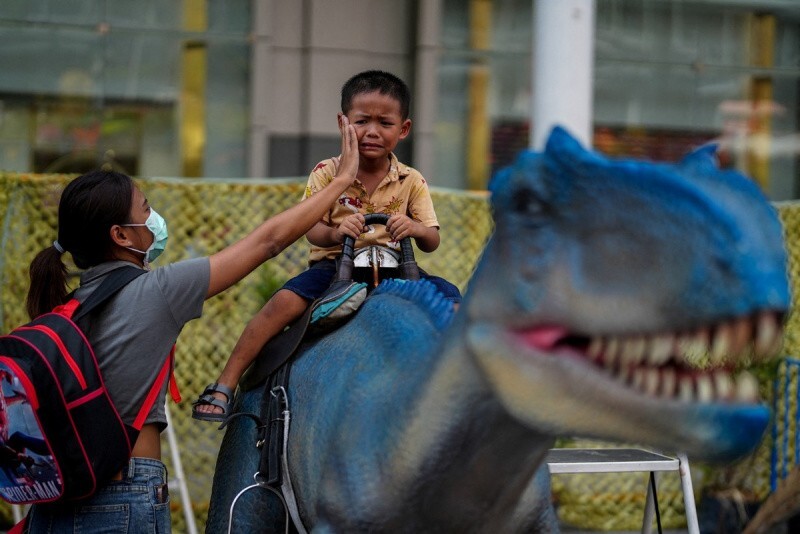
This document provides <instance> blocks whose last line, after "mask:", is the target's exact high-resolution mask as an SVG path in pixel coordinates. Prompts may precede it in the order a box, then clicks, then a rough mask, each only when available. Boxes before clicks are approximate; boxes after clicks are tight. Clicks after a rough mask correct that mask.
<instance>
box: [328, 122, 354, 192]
mask: <svg viewBox="0 0 800 534" xmlns="http://www.w3.org/2000/svg"><path fill="white" fill-rule="evenodd" d="M338 117H339V131H340V132H341V133H342V156H341V157H340V158H339V166H338V168H337V169H336V175H335V176H334V177H333V179H334V180H337V179H341V180H348V181H349V182H353V180H355V179H356V176H357V175H358V137H357V136H356V129H355V127H353V125H352V124H350V121H349V120H348V119H347V115H344V114H343V113H339V116H338Z"/></svg>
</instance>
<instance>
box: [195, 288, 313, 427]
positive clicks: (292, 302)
mask: <svg viewBox="0 0 800 534" xmlns="http://www.w3.org/2000/svg"><path fill="white" fill-rule="evenodd" d="M308 304H309V303H308V301H306V300H305V299H304V298H303V297H301V296H300V295H298V294H297V293H294V292H293V291H289V290H288V289H281V290H279V291H277V292H276V293H275V294H274V295H273V296H272V298H270V299H269V301H267V303H266V304H264V306H263V307H262V308H261V310H259V312H258V313H257V314H256V315H255V316H253V318H252V319H250V322H249V323H247V326H246V327H245V329H244V331H243V332H242V335H241V336H239V340H238V341H237V342H236V345H235V346H234V348H233V352H231V356H230V358H228V362H227V363H226V364H225V367H224V368H223V370H222V373H221V374H220V376H219V378H218V379H217V384H221V385H223V386H225V387H228V388H230V390H231V391H235V390H236V385H237V384H238V383H239V379H240V378H241V377H242V375H243V374H244V372H245V371H246V370H247V368H248V367H249V366H250V364H251V363H253V360H254V359H255V357H256V356H257V355H258V352H259V351H260V350H261V347H263V346H264V345H265V344H266V343H267V341H269V340H270V339H272V338H273V337H274V336H275V335H277V334H278V333H280V332H282V331H283V329H284V328H286V326H288V325H289V324H291V323H292V322H293V321H295V320H296V319H298V318H299V317H300V316H301V315H303V312H305V311H306V308H307V307H308ZM212 395H213V396H214V397H215V398H216V399H218V400H221V401H224V402H230V400H231V399H228V398H226V397H227V396H226V395H225V394H224V393H222V392H214V393H212ZM195 410H196V411H197V412H200V413H222V408H220V407H219V406H213V405H211V404H198V405H197V406H196V407H195Z"/></svg>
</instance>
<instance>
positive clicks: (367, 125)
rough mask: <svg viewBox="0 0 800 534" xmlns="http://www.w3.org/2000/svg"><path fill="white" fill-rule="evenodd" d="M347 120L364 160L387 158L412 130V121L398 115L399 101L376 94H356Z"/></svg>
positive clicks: (374, 92)
mask: <svg viewBox="0 0 800 534" xmlns="http://www.w3.org/2000/svg"><path fill="white" fill-rule="evenodd" d="M339 115H340V116H341V113H340V114H339ZM347 118H348V119H349V120H350V124H352V125H353V126H354V127H355V129H356V137H357V138H358V153H359V155H360V156H361V157H362V158H366V159H380V158H386V157H388V156H389V153H390V152H391V151H392V150H394V148H395V147H396V146H397V143H398V142H399V141H400V140H401V139H405V137H406V136H407V135H408V132H409V131H410V130H411V120H410V119H405V120H403V118H402V116H401V115H400V102H398V101H397V100H396V99H394V98H392V97H391V96H389V95H384V94H382V93H380V92H378V91H373V92H370V93H359V94H357V95H355V96H354V97H353V100H352V102H351V107H350V111H348V112H347ZM339 123H340V125H341V119H340V120H339Z"/></svg>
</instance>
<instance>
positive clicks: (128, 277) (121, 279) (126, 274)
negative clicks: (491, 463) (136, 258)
mask: <svg viewBox="0 0 800 534" xmlns="http://www.w3.org/2000/svg"><path fill="white" fill-rule="evenodd" d="M146 272H147V271H145V270H144V269H139V268H138V267H131V266H124V267H120V268H118V269H114V270H113V271H111V272H110V273H108V274H107V275H106V277H105V278H104V279H103V281H102V282H101V283H100V287H98V288H97V289H95V290H94V291H92V294H91V295H89V297H88V298H87V299H86V300H85V301H83V302H81V303H79V305H78V306H75V307H73V308H72V312H73V313H74V312H75V308H79V310H78V312H77V313H76V314H75V315H74V316H71V315H68V316H67V317H70V316H71V318H72V322H78V320H79V319H80V318H81V317H84V316H85V315H87V314H88V313H89V312H91V311H92V310H94V309H95V308H97V307H98V306H100V305H101V304H103V303H104V302H105V301H106V300H108V299H109V298H111V297H112V296H114V295H115V294H116V293H117V292H118V291H119V290H120V289H122V288H123V287H125V286H126V285H127V284H128V282H130V281H132V280H133V279H134V278H138V277H139V276H141V275H143V274H144V273H146ZM74 300H75V299H73V300H72V301H70V302H73V301H74ZM68 304H69V303H68ZM65 307H66V305H65ZM64 311H69V310H64Z"/></svg>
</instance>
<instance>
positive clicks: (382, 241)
mask: <svg viewBox="0 0 800 534" xmlns="http://www.w3.org/2000/svg"><path fill="white" fill-rule="evenodd" d="M338 165H339V158H331V159H326V160H325V161H322V162H320V163H318V164H317V166H316V167H314V170H313V171H311V174H310V175H309V177H308V184H307V185H306V190H305V193H304V194H303V199H304V200H305V199H306V198H308V197H310V196H311V195H313V194H314V193H316V192H318V191H320V190H322V188H323V187H325V186H326V185H328V184H329V183H331V181H332V180H333V176H334V174H336V169H337V167H338ZM356 212H361V213H363V214H364V215H368V214H370V213H385V214H387V215H394V214H395V213H404V214H406V215H408V216H409V217H410V218H412V219H414V220H415V221H417V222H420V223H422V224H423V225H424V226H426V227H431V226H435V227H437V228H438V227H439V221H438V220H437V219H436V212H434V211H433V201H431V195H430V192H429V191H428V183H427V182H426V181H425V178H423V177H422V175H421V174H420V173H419V172H418V171H416V170H415V169H412V168H411V167H409V166H408V165H404V164H403V163H400V162H399V161H397V157H396V156H395V155H394V154H391V155H390V163H389V172H388V174H387V175H386V176H385V177H384V178H383V180H381V183H380V184H378V187H377V188H375V191H374V192H373V193H372V196H369V195H368V194H367V190H366V189H365V188H364V186H363V184H362V183H361V182H360V181H359V180H356V181H355V182H353V184H352V185H351V186H350V187H348V188H347V190H346V191H345V192H344V193H342V195H341V196H340V197H339V199H338V201H337V202H336V203H335V204H334V205H333V206H331V209H329V210H328V213H326V214H325V216H324V217H323V218H322V222H323V223H325V224H327V225H328V226H331V227H333V228H337V227H338V226H339V225H340V224H341V222H342V221H343V220H344V218H345V217H347V216H348V215H351V214H353V213H356ZM369 245H381V246H384V247H390V248H393V249H396V250H400V244H399V243H397V242H396V241H392V238H391V237H390V236H389V234H388V233H387V232H386V228H385V227H384V226H383V225H382V224H375V225H371V226H370V229H369V231H368V232H365V233H363V234H361V237H359V238H358V240H357V241H356V247H355V248H357V249H358V248H361V247H366V246H369ZM341 252H342V247H341V245H339V246H336V247H328V248H323V247H317V246H315V245H312V246H311V253H310V256H309V261H319V260H322V259H325V258H328V259H334V258H336V256H337V255H338V254H340V253H341Z"/></svg>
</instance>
